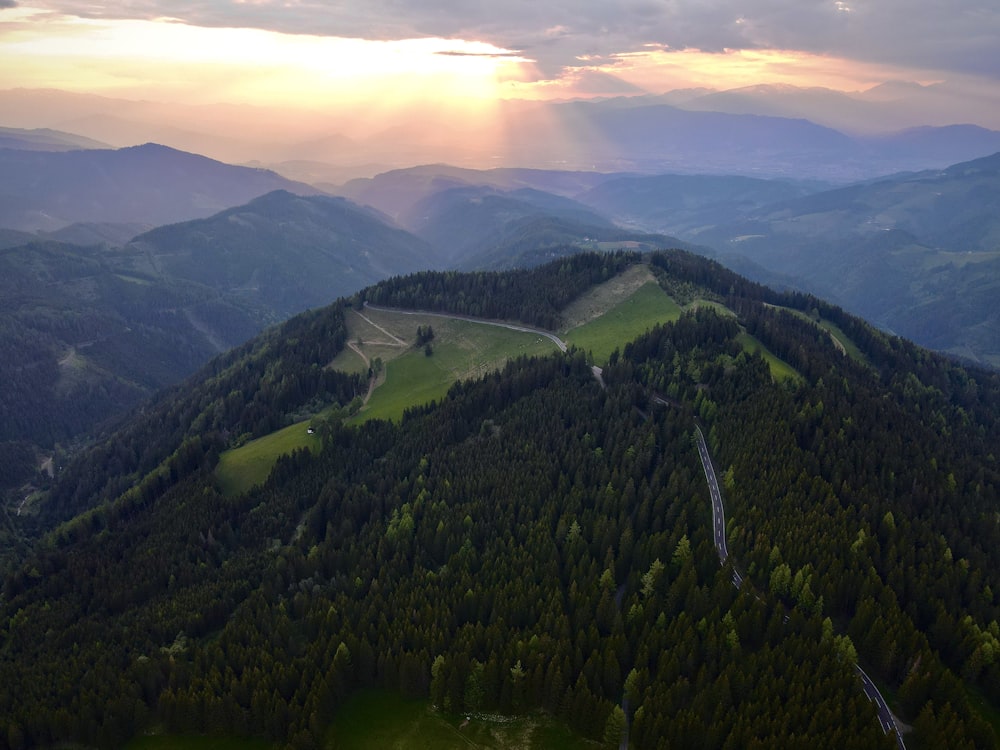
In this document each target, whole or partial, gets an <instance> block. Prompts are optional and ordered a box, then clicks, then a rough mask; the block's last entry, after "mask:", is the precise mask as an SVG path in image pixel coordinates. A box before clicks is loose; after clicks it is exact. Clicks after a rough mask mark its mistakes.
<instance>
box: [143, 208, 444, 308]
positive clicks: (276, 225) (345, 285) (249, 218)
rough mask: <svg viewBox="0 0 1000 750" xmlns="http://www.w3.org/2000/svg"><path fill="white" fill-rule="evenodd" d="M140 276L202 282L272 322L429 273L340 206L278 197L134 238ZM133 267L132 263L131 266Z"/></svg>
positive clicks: (417, 245) (401, 246) (408, 239)
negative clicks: (397, 277) (381, 283)
mask: <svg viewBox="0 0 1000 750" xmlns="http://www.w3.org/2000/svg"><path fill="white" fill-rule="evenodd" d="M129 247H130V248H132V249H135V250H137V251H138V252H140V253H141V254H142V257H143V261H142V266H141V267H142V269H143V270H145V271H147V272H155V273H158V274H162V275H164V276H166V277H168V278H178V279H185V280H188V281H195V282H198V283H199V284H205V285H206V286H209V287H211V288H213V289H217V290H219V291H220V292H225V293H227V294H232V295H234V296H237V297H239V298H241V299H243V300H244V301H245V302H246V304H248V305H251V306H253V307H255V308H257V309H261V310H263V311H266V313H267V314H268V315H269V316H270V319H271V320H280V319H284V318H287V317H289V316H290V315H293V314H295V313H298V312H301V311H302V310H305V309H307V308H309V307H316V306H319V305H325V304H328V303H329V302H330V301H331V300H333V299H336V298H337V297H340V296H344V295H348V294H351V293H353V292H355V291H357V290H358V289H361V288H363V287H365V286H367V285H369V284H372V283H374V282H375V281H378V280H379V279H383V278H385V277H387V276H392V275H394V274H400V273H408V272H411V271H415V270H417V269H419V268H425V267H427V266H429V265H436V263H435V260H436V259H435V257H434V251H433V249H432V248H431V247H430V246H429V245H428V244H427V243H425V242H423V241H421V240H419V239H417V238H416V237H414V236H413V235H411V234H409V233H408V232H405V231H403V230H401V229H399V228H398V227H394V226H392V225H391V224H390V223H387V222H386V220H385V217H384V216H380V215H378V214H377V213H376V212H375V211H372V210H371V209H367V208H362V207H360V206H357V205H355V204H353V203H350V202H349V201H346V200H344V199H343V198H331V197H328V196H299V195H294V194H292V193H289V192H287V191H284V190H279V191H275V192H273V193H269V194H267V195H264V196H261V197H260V198H257V199H255V200H253V201H250V202H249V203H248V204H246V205H243V206H237V207H235V208H231V209H227V210H225V211H222V212H221V213H219V214H216V215H214V216H212V217H210V218H208V219H199V220H196V221H190V222H184V223H181V224H174V225H169V226H164V227H158V228H156V229H154V230H152V231H150V232H147V233H145V234H142V235H140V236H138V237H136V238H135V239H134V240H133V241H132V243H130V245H129ZM137 262H138V261H137Z"/></svg>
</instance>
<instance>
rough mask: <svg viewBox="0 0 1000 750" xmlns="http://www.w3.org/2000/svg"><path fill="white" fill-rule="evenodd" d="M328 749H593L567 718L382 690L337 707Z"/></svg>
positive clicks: (350, 699) (364, 693) (352, 697)
mask: <svg viewBox="0 0 1000 750" xmlns="http://www.w3.org/2000/svg"><path fill="white" fill-rule="evenodd" d="M326 747H327V748H329V749H330V750H333V749H334V748H336V750H515V748H516V749H517V750H594V748H597V747H600V746H599V745H597V744H596V743H593V742H588V741H587V740H584V739H581V738H580V737H577V736H576V735H574V734H573V733H572V732H570V730H569V729H568V728H567V727H566V726H565V725H563V724H561V723H559V722H557V721H556V720H554V719H552V718H550V717H548V716H544V715H539V714H533V715H530V716H519V717H508V716H492V715H480V714H471V715H468V716H461V715H459V716H452V715H449V714H444V713H441V712H439V711H436V710H435V709H433V708H432V707H431V706H430V704H429V703H428V701H426V700H420V699H408V698H404V697H403V696H401V695H398V694H396V693H390V692H386V691H382V690H363V691H360V692H358V693H355V694H354V695H352V696H351V697H350V698H348V700H347V702H346V703H345V704H344V705H343V706H342V707H341V708H340V709H339V710H338V711H337V715H336V717H335V718H334V721H333V724H332V725H331V726H330V729H329V731H328V734H327V742H326Z"/></svg>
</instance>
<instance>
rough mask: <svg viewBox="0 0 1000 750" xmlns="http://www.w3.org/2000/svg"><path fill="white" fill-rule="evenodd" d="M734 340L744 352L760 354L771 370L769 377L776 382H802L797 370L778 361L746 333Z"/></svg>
mask: <svg viewBox="0 0 1000 750" xmlns="http://www.w3.org/2000/svg"><path fill="white" fill-rule="evenodd" d="M736 340H737V341H739V342H740V345H741V346H742V347H743V350H744V351H747V352H749V353H750V354H754V353H756V352H760V354H761V356H762V357H764V361H765V362H767V366H768V367H770V368H771V377H772V378H774V379H775V380H776V381H778V382H781V381H784V380H792V381H796V382H798V381H801V380H802V376H801V375H800V374H799V372H798V370H796V369H795V368H794V367H792V366H791V365H790V364H788V363H787V362H785V360H783V359H778V358H777V357H776V356H774V354H772V353H771V351H770V350H769V349H768V348H767V347H766V346H764V345H763V344H762V343H761V342H760V341H759V340H758V339H756V338H754V337H753V336H751V335H750V334H749V333H747V332H746V331H744V332H743V333H741V334H740V335H739V336H737V337H736Z"/></svg>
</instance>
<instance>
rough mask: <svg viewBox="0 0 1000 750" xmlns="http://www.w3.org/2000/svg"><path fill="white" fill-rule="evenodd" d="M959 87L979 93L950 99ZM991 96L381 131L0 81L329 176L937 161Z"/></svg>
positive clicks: (116, 133) (143, 128) (517, 108)
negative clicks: (425, 170) (439, 165)
mask: <svg viewBox="0 0 1000 750" xmlns="http://www.w3.org/2000/svg"><path fill="white" fill-rule="evenodd" d="M960 102H974V105H970V106H971V107H972V108H971V109H961V108H960V107H959V103H960ZM997 111H1000V102H998V101H997V98H996V97H995V96H990V95H988V94H986V95H983V96H980V97H978V98H971V97H968V96H958V95H957V94H956V93H955V90H954V89H953V88H952V87H950V86H949V85H946V84H937V85H932V86H921V85H918V84H911V83H890V84H885V85H883V86H880V87H876V88H873V89H871V90H869V91H866V92H856V93H844V92H839V91H833V90H830V89H823V88H811V89H801V88H795V87H788V86H758V87H750V88H744V89H735V90H730V91H725V92H718V91H707V90H703V89H699V90H691V91H675V92H670V93H668V94H664V95H655V96H632V97H618V98H610V99H594V100H578V101H564V102H530V101H521V100H509V101H504V102H500V103H499V104H498V108H497V111H496V112H495V113H494V115H493V116H491V117H489V118H485V119H483V118H480V119H469V120H468V121H466V120H463V119H462V118H455V117H450V118H444V117H442V116H441V115H440V114H437V113H428V112H427V111H416V110H414V111H412V112H410V111H404V112H403V113H401V115H400V116H399V117H398V118H397V121H396V123H395V124H394V126H393V127H391V128H389V129H385V130H381V131H379V130H374V129H372V128H371V127H370V126H368V127H366V125H365V123H366V122H367V118H365V117H360V116H359V117H352V116H351V112H349V111H346V110H345V111H338V113H337V116H330V113H325V114H324V113H320V112H316V111H303V112H302V113H301V116H299V117H293V118H290V117H288V116H287V115H288V113H287V112H284V111H282V112H277V111H275V110H271V109H266V108H260V107H248V106H233V105H225V106H223V105H219V106H203V105H197V106H195V105H183V104H169V105H168V104H162V103H156V102H137V101H127V100H116V99H109V98H104V97H95V96H84V95H75V94H68V93H66V92H59V91H34V90H25V89H21V90H11V91H0V112H4V116H5V120H6V122H5V123H4V124H7V125H17V126H20V127H25V128H27V127H35V128H38V127H47V128H54V129H59V130H64V131H71V132H73V133H79V134H81V135H83V136H86V137H87V138H90V139H94V140H98V141H103V142H107V143H112V144H115V145H122V146H126V145H134V144H137V143H145V142H148V141H155V142H158V143H166V144H169V145H171V146H173V147H175V148H180V149H184V150H187V151H195V152H197V153H202V154H208V155H210V156H213V157H215V158H219V159H223V160H225V161H229V162H250V161H253V162H254V163H257V164H262V165H268V166H271V167H272V168H280V169H282V170H287V173H288V174H290V175H292V176H293V177H294V179H306V180H307V181H310V182H313V183H322V184H323V185H324V189H325V188H326V187H327V186H328V185H330V184H331V183H336V182H338V181H343V180H344V179H347V178H348V177H350V176H352V175H366V176H368V175H374V174H375V173H377V172H383V171H386V170H388V169H391V168H392V167H394V166H398V167H409V166H410V165H413V164H420V163H424V164H427V163H434V162H448V163H450V164H458V165H461V166H473V167H483V166H486V165H491V166H501V167H519V166H524V165H530V166H534V167H541V168H545V169H557V170H586V171H601V172H623V171H627V172H642V173H645V174H651V173H663V172H683V173H701V174H704V173H711V174H743V175H747V176H755V177H784V178H789V179H819V180H828V181H836V182H839V183H842V184H843V183H848V182H853V181H857V180H862V179H871V178H874V177H878V176H881V175H886V174H891V173H894V172H900V171H908V170H909V171H914V170H922V169H933V168H943V167H945V166H948V165H949V164H953V163H956V162H960V161H966V160H970V159H974V158H977V157H981V156H984V155H987V154H989V153H993V152H995V151H1000V131H998V130H996V128H1000V117H998V116H997V114H996V112H997ZM278 123H281V124H280V125H279V124H278ZM969 123H979V125H978V126H976V125H970V124H969ZM991 128H992V129H991ZM276 134H277V135H276ZM274 187H276V188H277V187H281V186H274ZM220 208H221V207H220Z"/></svg>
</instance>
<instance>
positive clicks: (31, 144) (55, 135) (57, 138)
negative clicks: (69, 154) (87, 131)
mask: <svg viewBox="0 0 1000 750" xmlns="http://www.w3.org/2000/svg"><path fill="white" fill-rule="evenodd" d="M2 148H12V149H18V150H20V151H74V150H77V149H90V148H110V146H109V145H108V144H107V143H102V142H101V141H95V140H93V139H92V138H84V137H83V136H82V135H75V134H73V133H64V132H62V131H61V130H51V129H49V128H35V129H33V130H26V129H24V128H2V127H0V149H2Z"/></svg>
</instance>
